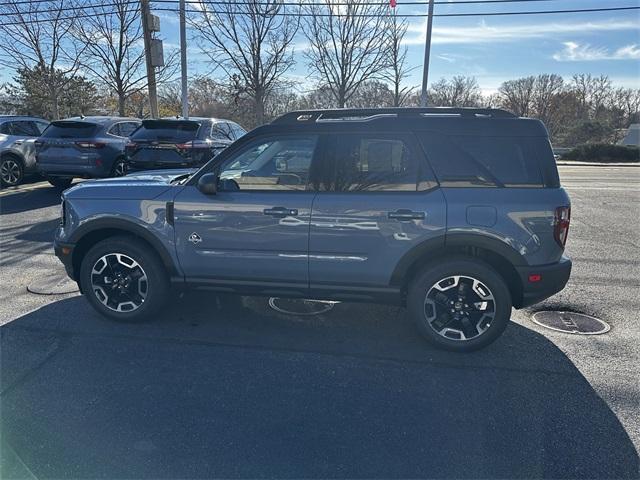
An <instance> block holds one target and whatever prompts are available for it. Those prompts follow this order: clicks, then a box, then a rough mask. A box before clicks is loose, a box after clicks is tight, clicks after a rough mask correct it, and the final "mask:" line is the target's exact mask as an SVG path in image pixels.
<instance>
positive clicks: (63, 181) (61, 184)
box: [47, 177, 73, 190]
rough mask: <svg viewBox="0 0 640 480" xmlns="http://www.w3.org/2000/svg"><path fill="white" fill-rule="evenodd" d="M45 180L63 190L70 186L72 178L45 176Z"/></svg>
mask: <svg viewBox="0 0 640 480" xmlns="http://www.w3.org/2000/svg"><path fill="white" fill-rule="evenodd" d="M47 181H48V182H49V183H50V184H51V185H53V186H54V187H56V188H59V189H60V190H65V189H67V188H69V187H70V186H71V183H72V182H73V178H66V177H50V178H47Z"/></svg>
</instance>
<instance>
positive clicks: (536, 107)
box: [531, 74, 567, 136]
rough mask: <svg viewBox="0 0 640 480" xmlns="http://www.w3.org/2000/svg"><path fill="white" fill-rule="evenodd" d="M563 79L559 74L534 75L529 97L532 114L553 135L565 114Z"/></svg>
mask: <svg viewBox="0 0 640 480" xmlns="http://www.w3.org/2000/svg"><path fill="white" fill-rule="evenodd" d="M564 90H565V88H564V80H563V79H562V77H561V76H560V75H555V74H542V75H538V76H537V77H536V80H535V82H534V87H533V96H532V98H531V107H532V112H531V113H532V114H533V115H535V117H536V118H537V119H539V120H542V122H544V124H545V125H546V126H547V130H549V133H550V134H551V135H552V136H554V135H555V134H556V132H557V131H558V129H559V128H560V127H561V123H562V120H563V117H564V116H565V115H566V114H567V112H566V111H565V109H564V108H563V101H562V100H563V97H562V93H563V92H564Z"/></svg>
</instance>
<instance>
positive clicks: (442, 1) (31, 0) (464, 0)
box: [0, 0, 567, 8]
mask: <svg viewBox="0 0 640 480" xmlns="http://www.w3.org/2000/svg"><path fill="white" fill-rule="evenodd" d="M561 1H567V0H457V1H454V2H449V1H447V0H436V1H435V2H434V4H436V5H450V6H451V5H467V4H483V3H529V2H561ZM54 2H55V0H16V1H5V2H2V3H0V6H9V5H24V4H37V3H54ZM177 2H178V0H155V1H154V2H153V3H177ZM55 3H57V2H55ZM62 3H64V0H62V2H61V4H62ZM126 3H137V2H126ZM185 3H187V4H199V3H201V2H200V1H199V0H186V1H185ZM204 3H206V4H213V5H228V4H230V2H228V1H227V2H225V1H209V0H205V2H204ZM233 4H235V5H261V4H263V5H264V4H267V5H274V3H266V2H265V1H264V0H262V1H261V0H258V1H256V2H249V1H242V2H233ZM428 4H429V0H407V1H399V2H398V3H397V5H398V6H400V5H428ZM105 5H106V4H105ZM278 5H289V6H300V3H299V2H292V1H286V0H285V1H283V2H278ZM304 5H310V6H326V5H327V4H326V3H324V2H305V3H304ZM331 5H332V6H338V7H339V6H348V5H389V2H388V1H380V2H365V1H360V2H357V1H354V2H347V1H346V0H343V1H342V2H335V3H334V2H332V3H331ZM79 8H83V7H79Z"/></svg>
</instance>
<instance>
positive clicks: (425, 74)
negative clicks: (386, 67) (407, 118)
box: [420, 0, 434, 107]
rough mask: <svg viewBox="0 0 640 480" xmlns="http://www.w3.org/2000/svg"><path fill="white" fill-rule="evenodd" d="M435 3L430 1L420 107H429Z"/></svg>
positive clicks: (432, 0)
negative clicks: (428, 89)
mask: <svg viewBox="0 0 640 480" xmlns="http://www.w3.org/2000/svg"><path fill="white" fill-rule="evenodd" d="M433 3H434V0H429V16H428V17H427V38H426V40H425V43H424V65H423V67H422V95H421V97H420V105H421V106H423V107H426V106H427V84H428V82H429V57H430V56H431V30H432V26H433Z"/></svg>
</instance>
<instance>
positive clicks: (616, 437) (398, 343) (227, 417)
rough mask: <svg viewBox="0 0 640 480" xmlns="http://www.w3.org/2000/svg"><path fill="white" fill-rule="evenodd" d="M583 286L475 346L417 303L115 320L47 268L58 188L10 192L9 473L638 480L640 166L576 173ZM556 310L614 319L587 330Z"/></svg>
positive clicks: (182, 311)
mask: <svg viewBox="0 0 640 480" xmlns="http://www.w3.org/2000/svg"><path fill="white" fill-rule="evenodd" d="M560 175H561V177H562V181H563V184H564V186H565V187H566V188H567V190H568V192H569V194H570V195H571V199H572V203H573V212H572V217H573V218H572V223H571V231H570V234H569V243H568V253H569V254H570V255H571V256H572V257H573V259H574V271H573V274H572V278H571V280H570V282H569V285H568V286H567V288H566V289H565V290H564V291H563V292H562V293H560V294H559V295H556V296H555V297H552V298H551V299H549V300H547V301H545V302H544V303H543V304H540V305H537V306H536V307H534V308H532V309H527V310H523V311H514V314H513V316H512V320H513V322H512V325H510V327H509V328H508V329H507V332H506V333H505V335H504V336H503V337H502V338H501V339H499V340H498V341H497V342H496V343H495V344H494V345H492V346H490V347H489V348H487V349H485V350H483V351H481V352H477V353H473V354H466V355H460V354H449V353H444V352H440V351H437V350H434V349H432V348H431V347H430V346H429V345H427V344H426V343H424V341H423V340H421V338H420V337H419V336H418V333H417V331H416V330H415V329H414V327H413V326H412V325H411V324H410V322H409V321H408V318H407V315H406V313H405V311H404V310H403V309H400V308H394V307H387V306H376V305H366V304H347V303H343V304H338V305H336V307H335V308H334V309H333V310H332V311H330V312H328V313H326V314H323V315H320V316H315V317H296V316H288V315H284V314H280V313H276V312H274V311H273V310H271V309H270V308H269V306H268V304H267V299H263V298H239V297H225V296H215V295H212V294H189V295H186V296H184V297H183V298H181V299H176V300H175V302H174V304H173V306H172V307H171V309H170V310H169V311H167V312H166V314H165V315H164V316H163V317H161V318H159V319H157V320H156V321H155V322H151V323H145V324H138V325H119V324H114V323H112V322H109V321H107V320H105V319H102V318H100V317H99V316H97V314H95V313H94V312H93V310H91V309H90V307H89V306H88V305H87V303H86V302H85V301H84V300H83V299H82V297H79V296H78V295H77V294H70V295H60V296H38V295H33V294H31V293H28V292H27V286H28V285H30V284H32V283H33V282H35V281H36V280H37V279H38V278H40V277H41V276H43V275H46V274H47V273H48V272H50V271H51V269H57V270H61V268H62V267H61V265H60V264H59V262H58V261H57V259H56V258H55V257H54V256H53V251H52V249H51V236H52V232H53V230H54V229H55V226H56V224H57V222H58V215H59V194H58V193H57V192H56V191H55V190H54V189H53V188H50V187H49V185H48V184H46V183H44V182H36V183H31V184H28V185H24V186H22V187H19V188H17V189H15V190H4V191H2V192H0V210H1V213H2V216H1V217H0V218H1V220H0V242H1V243H0V265H1V269H0V276H1V277H0V278H1V282H2V289H0V323H1V324H3V326H2V329H1V330H0V332H1V337H0V347H1V352H0V354H1V363H0V395H1V396H0V402H1V403H0V408H1V410H0V415H1V422H2V423H1V433H2V438H1V439H0V440H1V442H2V443H1V451H0V465H2V469H3V471H1V472H0V476H3V477H12V476H21V477H25V476H33V477H38V478H40V477H74V478H79V477H83V478H85V477H109V478H114V477H118V478H121V477H147V478H152V477H153V478H157V477H212V476H215V477H267V476H268V477H436V476H438V477H442V476H449V477H554V478H557V477H609V478H611V477H616V478H625V477H631V478H635V477H638V465H639V463H638V450H639V449H640V420H638V419H639V418H640V372H639V367H638V365H640V295H639V294H638V293H639V291H640V280H639V279H640V226H639V221H638V217H639V211H640V168H637V167H588V166H579V167H574V166H563V167H560ZM540 309H557V310H570V311H579V312H583V313H587V314H590V315H594V316H597V317H599V318H602V319H603V320H605V321H607V322H608V323H609V324H610V325H611V331H610V332H609V333H607V334H605V335H602V336H593V337H587V336H571V335H568V334H562V333H556V332H552V331H548V330H544V329H542V328H540V327H539V326H537V325H535V324H534V323H533V322H532V321H531V314H532V313H533V312H534V311H535V310H540Z"/></svg>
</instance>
